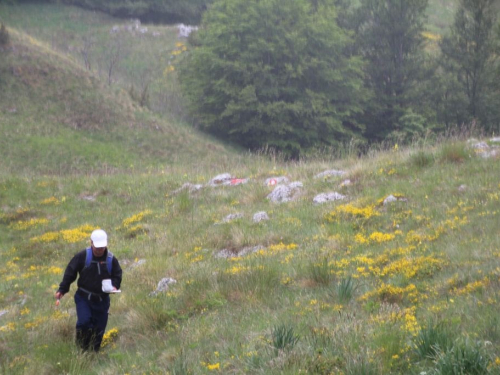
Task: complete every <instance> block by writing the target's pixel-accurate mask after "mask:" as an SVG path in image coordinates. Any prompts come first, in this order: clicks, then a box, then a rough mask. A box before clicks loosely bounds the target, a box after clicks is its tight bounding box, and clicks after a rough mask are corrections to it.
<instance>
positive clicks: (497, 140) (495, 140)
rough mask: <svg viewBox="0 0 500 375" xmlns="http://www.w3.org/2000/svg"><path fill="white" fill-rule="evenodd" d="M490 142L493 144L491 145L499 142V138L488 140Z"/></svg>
mask: <svg viewBox="0 0 500 375" xmlns="http://www.w3.org/2000/svg"><path fill="white" fill-rule="evenodd" d="M490 142H493V143H497V142H500V137H494V138H490Z"/></svg>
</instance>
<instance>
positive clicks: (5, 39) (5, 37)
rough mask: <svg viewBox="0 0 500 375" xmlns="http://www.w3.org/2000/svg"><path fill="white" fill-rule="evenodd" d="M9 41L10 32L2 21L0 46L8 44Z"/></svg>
mask: <svg viewBox="0 0 500 375" xmlns="http://www.w3.org/2000/svg"><path fill="white" fill-rule="evenodd" d="M9 42H10V37H9V32H8V31H7V28H6V27H5V25H4V24H3V23H2V26H0V46H6V45H8V44H9Z"/></svg>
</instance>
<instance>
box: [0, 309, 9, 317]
mask: <svg viewBox="0 0 500 375" xmlns="http://www.w3.org/2000/svg"><path fill="white" fill-rule="evenodd" d="M8 312H9V311H8V310H0V317H2V315H5V314H7V313H8Z"/></svg>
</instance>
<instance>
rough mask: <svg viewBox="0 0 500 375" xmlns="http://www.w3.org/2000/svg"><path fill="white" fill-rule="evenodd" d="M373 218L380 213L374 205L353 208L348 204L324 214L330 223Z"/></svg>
mask: <svg viewBox="0 0 500 375" xmlns="http://www.w3.org/2000/svg"><path fill="white" fill-rule="evenodd" d="M374 216H380V213H379V212H378V211H377V210H376V209H375V205H369V206H366V207H355V206H354V205H353V204H351V203H348V204H342V205H340V206H337V207H335V210H333V211H331V212H330V213H328V214H326V220H327V221H328V222H330V223H332V222H336V221H338V220H341V219H351V218H361V219H370V218H372V217H374Z"/></svg>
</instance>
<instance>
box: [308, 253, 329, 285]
mask: <svg viewBox="0 0 500 375" xmlns="http://www.w3.org/2000/svg"><path fill="white" fill-rule="evenodd" d="M308 271H309V274H310V276H311V278H312V279H313V280H314V281H315V282H317V283H318V284H323V285H326V284H328V283H330V281H331V280H332V278H333V275H332V273H331V272H330V267H329V266H328V258H326V257H324V258H323V259H320V260H314V261H312V262H311V263H309V267H308Z"/></svg>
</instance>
